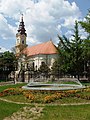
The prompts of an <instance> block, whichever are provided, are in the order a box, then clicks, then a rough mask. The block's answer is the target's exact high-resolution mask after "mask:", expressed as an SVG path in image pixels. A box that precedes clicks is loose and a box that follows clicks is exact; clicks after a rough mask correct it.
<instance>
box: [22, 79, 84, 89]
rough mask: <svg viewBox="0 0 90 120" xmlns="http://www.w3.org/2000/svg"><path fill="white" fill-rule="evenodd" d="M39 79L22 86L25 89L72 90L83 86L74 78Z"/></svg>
mask: <svg viewBox="0 0 90 120" xmlns="http://www.w3.org/2000/svg"><path fill="white" fill-rule="evenodd" d="M41 81H42V80H41ZM41 81H39V80H38V81H37V80H34V79H33V80H31V82H29V83H28V84H27V85H26V86H23V87H22V88H23V89H27V90H72V89H73V90H74V89H81V88H85V86H83V85H82V84H81V83H80V81H79V80H77V79H76V78H62V79H59V80H56V81H53V82H52V81H48V80H44V81H43V82H41ZM66 82H67V83H66Z"/></svg>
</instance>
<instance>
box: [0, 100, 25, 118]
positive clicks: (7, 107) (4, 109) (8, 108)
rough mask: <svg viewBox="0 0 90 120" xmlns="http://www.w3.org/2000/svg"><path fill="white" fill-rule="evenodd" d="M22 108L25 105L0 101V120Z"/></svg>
mask: <svg viewBox="0 0 90 120" xmlns="http://www.w3.org/2000/svg"><path fill="white" fill-rule="evenodd" d="M23 106H25V105H20V104H13V103H8V102H4V101H0V120H3V119H4V118H5V117H7V116H10V115H11V114H12V113H13V112H16V111H17V110H19V109H20V108H21V107H23Z"/></svg>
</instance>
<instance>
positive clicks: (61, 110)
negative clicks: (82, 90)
mask: <svg viewBox="0 0 90 120" xmlns="http://www.w3.org/2000/svg"><path fill="white" fill-rule="evenodd" d="M39 120H90V105H80V106H59V105H57V106H45V108H44V110H43V116H42V117H41V118H40V119H39Z"/></svg>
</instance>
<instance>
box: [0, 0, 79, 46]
mask: <svg viewBox="0 0 90 120" xmlns="http://www.w3.org/2000/svg"><path fill="white" fill-rule="evenodd" d="M33 1H35V0H12V1H11V0H1V1H0V13H1V15H0V18H1V19H0V27H1V29H0V36H1V37H2V38H3V39H10V38H13V39H15V34H16V32H17V31H16V30H17V28H16V27H18V25H19V20H20V19H19V18H20V13H19V12H20V11H21V12H23V14H24V21H25V28H26V32H27V35H28V37H27V41H28V43H29V44H30V45H33V44H37V43H40V42H44V41H48V40H49V39H50V38H52V40H53V41H54V43H56V40H57V34H58V33H62V31H61V28H62V27H67V28H70V27H71V26H72V25H73V24H74V20H76V19H79V17H80V16H81V13H80V10H79V8H78V7H77V5H76V3H75V2H72V4H70V3H69V2H68V1H65V0H38V1H39V2H38V3H36V4H34V2H33ZM6 16H8V17H10V18H13V19H15V20H16V23H15V24H16V25H17V26H14V25H10V24H8V19H6ZM62 21H63V22H62Z"/></svg>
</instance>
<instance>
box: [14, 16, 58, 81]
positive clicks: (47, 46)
mask: <svg viewBox="0 0 90 120" xmlns="http://www.w3.org/2000/svg"><path fill="white" fill-rule="evenodd" d="M17 31H18V32H17V34H16V46H15V48H16V56H17V58H18V69H17V71H16V80H18V81H19V80H20V77H22V76H20V72H21V70H22V69H23V71H24V72H23V76H24V78H23V79H22V80H20V81H26V80H27V79H29V77H28V73H27V69H28V68H29V69H30V68H33V69H34V70H38V69H39V68H40V66H41V64H42V62H44V63H45V64H46V65H47V66H48V67H49V68H51V67H52V65H53V63H54V61H55V60H56V59H57V56H58V50H57V48H56V46H55V45H54V44H53V42H52V40H49V41H47V42H44V43H41V44H37V45H35V46H30V47H29V46H28V45H27V44H26V38H27V33H26V30H25V25H24V21H23V15H22V17H21V21H20V24H19V28H18V30H17ZM24 74H27V75H26V76H25V75H24Z"/></svg>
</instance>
